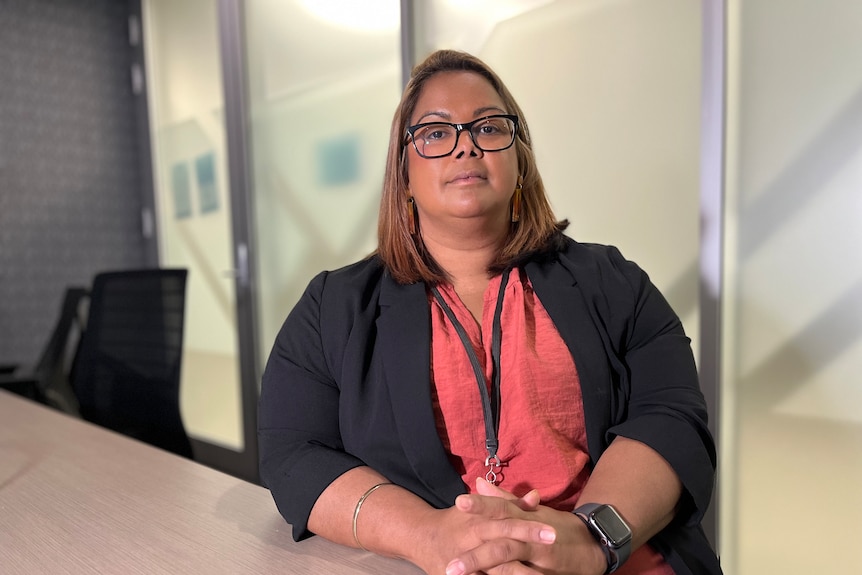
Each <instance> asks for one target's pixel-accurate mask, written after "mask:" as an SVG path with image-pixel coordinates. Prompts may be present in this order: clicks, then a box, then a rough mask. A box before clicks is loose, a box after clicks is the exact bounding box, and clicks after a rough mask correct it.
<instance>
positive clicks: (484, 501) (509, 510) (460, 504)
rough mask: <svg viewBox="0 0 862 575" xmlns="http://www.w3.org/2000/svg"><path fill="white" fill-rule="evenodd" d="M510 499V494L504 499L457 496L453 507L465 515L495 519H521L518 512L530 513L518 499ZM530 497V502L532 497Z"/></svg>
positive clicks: (475, 495)
mask: <svg viewBox="0 0 862 575" xmlns="http://www.w3.org/2000/svg"><path fill="white" fill-rule="evenodd" d="M507 493H508V492H507ZM510 497H512V496H511V494H509V495H507V496H506V497H502V496H493V495H492V496H488V495H479V494H472V495H459V496H458V497H456V498H455V507H456V508H458V509H460V510H461V511H464V512H466V513H471V514H473V515H485V516H487V517H493V518H496V519H503V518H506V517H523V514H522V513H519V511H532V509H529V508H528V507H529V505H525V504H524V503H523V502H522V501H521V500H520V499H517V498H514V499H513V498H510ZM530 497H531V499H530V500H531V501H532V500H533V497H534V496H530ZM525 507H527V509H525Z"/></svg>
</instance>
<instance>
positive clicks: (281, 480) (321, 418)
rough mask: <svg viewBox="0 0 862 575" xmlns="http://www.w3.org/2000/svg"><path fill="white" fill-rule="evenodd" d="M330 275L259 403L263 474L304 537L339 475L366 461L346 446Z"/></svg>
mask: <svg viewBox="0 0 862 575" xmlns="http://www.w3.org/2000/svg"><path fill="white" fill-rule="evenodd" d="M327 277H328V273H327V272H323V273H321V274H320V275H318V276H317V277H315V278H314V279H313V280H312V281H311V283H310V284H309V286H308V288H307V289H306V291H305V293H304V294H303V296H302V297H301V298H300V300H299V302H298V303H297V304H296V306H295V307H294V309H293V310H292V311H291V312H290V314H289V315H288V317H287V319H286V320H285V322H284V324H283V325H282V327H281V330H280V331H279V333H278V336H277V337H276V340H275V344H274V346H273V349H272V351H271V353H270V356H269V359H268V361H267V364H266V369H265V370H264V374H263V380H262V384H261V392H260V400H259V404H258V440H259V450H260V474H261V478H262V480H263V484H264V485H265V486H266V487H268V488H269V490H270V492H271V493H272V496H273V499H274V500H275V504H276V506H277V507H278V510H279V512H280V513H281V515H282V516H283V517H284V518H285V520H286V521H287V522H288V523H290V524H291V525H292V526H293V537H294V539H296V540H297V541H298V540H300V539H302V538H305V537H308V536H310V535H311V533H310V532H309V531H308V527H307V525H308V517H309V515H310V513H311V509H312V507H313V506H314V503H315V502H316V501H317V498H318V497H319V496H320V494H321V493H322V492H323V491H324V490H325V489H326V487H327V486H328V485H329V484H330V483H332V481H334V480H335V479H336V478H337V477H338V476H340V475H342V474H343V473H345V472H346V471H348V470H350V469H352V468H354V467H358V466H360V465H363V462H362V461H361V460H360V459H358V458H356V457H353V456H352V455H350V454H348V453H346V452H345V451H344V446H343V444H342V440H341V434H340V430H339V419H338V413H339V409H338V407H339V406H338V403H339V396H340V392H339V388H338V386H337V384H336V382H335V380H334V378H333V377H332V375H331V373H330V370H329V368H328V366H327V361H326V355H325V350H324V346H323V344H322V333H321V322H320V318H321V316H320V304H321V300H322V297H323V291H324V288H325V286H326V281H327Z"/></svg>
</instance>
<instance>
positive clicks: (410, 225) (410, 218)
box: [407, 197, 416, 236]
mask: <svg viewBox="0 0 862 575" xmlns="http://www.w3.org/2000/svg"><path fill="white" fill-rule="evenodd" d="M407 229H408V230H410V235H411V236H415V235H416V202H415V201H414V200H413V198H412V197H410V198H407Z"/></svg>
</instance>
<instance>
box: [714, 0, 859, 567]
mask: <svg viewBox="0 0 862 575" xmlns="http://www.w3.org/2000/svg"><path fill="white" fill-rule="evenodd" d="M730 7H731V10H730V18H729V22H728V25H729V49H730V53H731V54H732V57H731V59H730V61H729V72H730V75H729V79H730V92H729V94H730V105H729V109H728V111H729V117H728V161H729V169H728V178H727V181H728V208H727V211H728V214H729V216H730V218H729V221H730V222H732V224H733V225H732V226H731V227H730V228H729V230H728V236H729V238H730V240H731V241H730V243H729V246H728V250H727V266H726V269H727V276H726V280H725V285H726V288H725V289H726V292H727V294H728V305H727V306H726V307H727V309H726V312H727V313H726V317H727V323H726V325H725V326H724V333H725V336H726V337H725V344H724V349H725V354H726V358H727V362H726V367H725V370H724V371H725V377H724V382H723V388H724V392H725V399H724V401H723V403H724V405H726V406H727V409H726V410H725V413H726V417H725V419H724V423H723V427H724V429H726V430H727V431H726V433H725V435H724V437H723V440H724V446H725V450H724V453H725V457H724V460H725V465H724V467H723V470H724V473H723V476H722V485H724V486H726V492H727V496H726V497H725V502H724V505H723V506H722V515H721V517H722V522H721V525H722V539H723V540H725V541H727V542H728V545H727V546H726V549H727V551H728V553H727V554H726V556H725V560H726V568H725V569H726V572H727V573H734V574H738V575H755V574H760V573H782V574H790V575H793V574H800V575H801V574H808V573H862V557H860V555H859V553H858V552H857V550H856V549H855V548H854V546H853V545H852V544H851V545H850V548H849V549H843V547H842V545H841V542H842V541H853V540H854V538H853V536H852V535H851V538H850V539H849V540H848V539H847V538H846V537H845V535H850V534H852V533H856V532H857V531H856V530H857V528H858V525H859V523H860V521H862V490H860V488H859V486H860V485H862V409H860V406H862V375H860V367H862V231H860V230H862V226H860V222H862V192H860V190H862V66H860V65H859V54H860V53H862V34H860V33H859V32H860V29H862V27H860V26H862V3H859V2H846V1H845V0H818V1H816V2H814V1H809V2H785V1H783V0H758V1H734V2H731V3H730Z"/></svg>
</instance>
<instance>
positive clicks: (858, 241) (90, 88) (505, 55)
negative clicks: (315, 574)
mask: <svg viewBox="0 0 862 575" xmlns="http://www.w3.org/2000/svg"><path fill="white" fill-rule="evenodd" d="M860 30H862V3H858V2H846V1H845V0H794V1H792V2H788V1H785V0H727V1H726V2H725V1H722V0H493V1H492V0H470V1H466V0H464V1H457V2H456V1H454V0H427V1H409V0H405V1H401V2H399V1H398V0H373V1H372V0H364V1H362V2H354V1H345V2H334V1H332V0H308V1H303V0H246V1H245V2H242V1H241V0H182V1H179V2H178V1H175V0H0V328H2V329H0V362H3V361H10V362H11V361H14V362H20V361H24V362H32V361H34V360H35V358H36V356H37V354H38V353H39V350H40V348H41V346H42V345H43V344H44V340H45V338H46V337H47V333H48V331H49V330H50V327H51V324H52V322H53V321H54V318H55V316H56V314H57V311H58V309H57V308H58V306H59V304H60V299H61V294H62V290H63V289H64V287H65V286H67V285H86V284H88V283H89V282H90V281H91V279H92V276H93V274H95V273H96V272H98V271H102V270H105V269H125V268H134V267H143V266H157V265H158V266H162V267H186V268H188V269H189V270H190V273H189V285H188V302H187V320H186V335H185V352H184V354H185V355H184V363H183V373H182V375H183V383H182V409H183V419H184V421H185V425H186V427H187V430H188V432H189V434H190V435H191V436H192V438H193V440H194V441H195V453H196V458H197V459H198V460H200V461H202V462H203V463H206V464H208V465H212V466H213V467H217V468H219V469H223V470H225V471H227V472H229V473H233V474H235V475H239V476H242V477H246V478H249V479H252V480H254V479H256V463H255V460H256V443H255V438H254V426H255V416H254V410H255V407H254V401H255V398H256V393H257V386H258V380H259V375H260V371H261V369H262V365H263V362H264V361H265V358H266V355H267V353H268V351H269V346H270V344H271V342H272V340H273V338H274V336H275V333H276V332H277V330H278V328H279V326H280V323H281V321H282V320H283V318H284V316H285V315H286V314H287V312H288V311H289V310H290V308H291V306H292V305H293V303H294V302H295V301H296V300H297V298H298V297H299V295H300V293H301V292H302V290H303V289H304V287H305V285H306V284H307V282H308V281H309V279H310V278H311V277H312V276H313V275H314V274H315V273H317V272H318V271H320V270H321V269H331V268H335V267H338V266H341V265H344V264H346V263H349V262H352V261H354V260H356V259H358V258H361V257H362V256H364V255H365V254H367V253H368V252H370V251H371V250H373V248H374V241H375V226H376V211H377V203H378V198H379V192H380V185H381V181H382V174H383V163H384V158H385V152H386V145H387V137H388V129H389V124H390V121H391V117H392V113H393V110H394V108H395V105H396V104H397V102H398V99H399V95H400V90H401V87H402V86H403V82H404V75H405V70H409V68H410V66H411V64H412V63H414V62H416V61H418V60H421V59H422V58H423V57H424V56H425V55H426V54H427V53H428V52H430V51H431V50H433V49H436V48H441V47H448V48H460V49H465V50H468V51H470V52H473V53H475V54H477V55H478V56H480V57H481V58H483V59H484V60H486V61H487V62H488V63H489V64H490V65H491V66H492V67H494V68H495V69H496V70H497V71H498V72H499V74H500V75H501V76H502V78H503V79H504V81H506V82H507V84H508V86H509V87H510V89H511V90H512V92H513V93H514V95H515V97H516V98H518V100H519V102H520V103H521V105H522V107H523V109H524V111H525V114H526V115H527V120H528V122H529V124H530V128H531V130H532V132H533V136H534V141H535V146H536V153H537V156H538V161H539V167H540V169H541V170H542V173H543V175H544V179H545V183H546V186H547V188H548V191H549V194H550V198H551V201H552V204H553V206H554V209H555V210H556V213H557V215H558V216H559V217H566V218H569V219H570V220H571V222H572V225H571V227H570V228H569V234H570V235H572V236H573V237H575V238H577V239H580V240H584V241H598V242H604V243H611V244H615V245H617V246H619V247H620V248H621V249H622V251H623V253H624V254H626V255H627V257H629V258H630V259H633V260H635V261H637V262H638V263H640V264H641V265H642V266H643V267H644V268H645V269H646V270H647V271H648V272H649V273H650V275H651V277H652V278H653V281H654V282H655V283H656V284H657V285H658V286H659V287H660V288H661V289H662V290H663V291H664V292H665V294H666V295H667V296H668V299H669V300H670V302H671V304H672V305H673V306H674V308H675V309H676V310H677V312H678V313H679V314H680V316H681V317H682V318H683V321H684V323H685V325H686V328H687V331H688V333H689V335H690V336H691V337H692V340H693V344H694V349H695V352H696V355H697V358H698V364H699V368H700V369H701V375H702V379H703V382H704V389H705V392H706V394H707V397H708V400H709V402H710V409H711V417H712V425H713V429H714V431H715V433H716V436H717V440H718V445H719V448H720V462H719V463H720V474H719V481H718V491H717V498H716V502H715V505H714V510H713V514H712V516H711V517H710V518H709V521H708V522H707V529H708V531H710V532H711V535H712V537H713V538H714V540H716V541H717V545H718V550H719V552H720V555H721V556H722V562H723V565H724V567H725V572H726V573H728V574H731V575H733V574H739V575H754V574H759V573H782V574H784V573H787V574H795V573H799V574H803V573H805V574H807V573H823V572H831V571H837V572H845V573H855V572H859V571H860V570H862V558H860V557H859V556H858V555H857V554H856V553H854V552H853V550H852V546H850V549H846V548H845V547H846V546H845V545H843V541H844V540H845V538H846V537H847V536H849V535H851V534H852V533H853V532H855V525H856V524H857V523H858V522H859V521H860V519H862V495H860V490H859V489H858V485H860V484H862V410H860V408H859V406H860V405H862V378H860V375H859V372H860V368H862V361H860V360H862V249H860V248H862V231H860V227H862V226H860V225H859V222H860V220H862V192H860V188H862V68H860V67H859V65H858V62H857V60H858V58H857V57H856V55H857V54H859V53H860V52H862V35H860V34H859V31H860ZM298 401H301V398H298ZM0 425H2V422H0Z"/></svg>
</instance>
